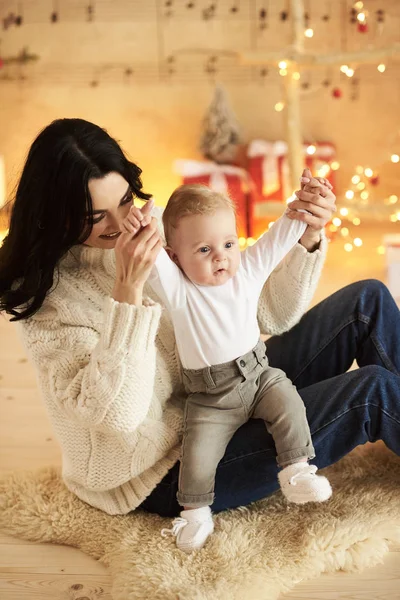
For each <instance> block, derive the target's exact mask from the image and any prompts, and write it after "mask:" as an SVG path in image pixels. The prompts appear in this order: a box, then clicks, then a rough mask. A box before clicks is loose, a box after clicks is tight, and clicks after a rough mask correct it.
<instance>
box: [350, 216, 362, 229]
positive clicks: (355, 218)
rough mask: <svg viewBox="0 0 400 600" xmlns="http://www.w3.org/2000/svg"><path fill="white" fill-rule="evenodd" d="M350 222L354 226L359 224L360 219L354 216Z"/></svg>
mask: <svg viewBox="0 0 400 600" xmlns="http://www.w3.org/2000/svg"><path fill="white" fill-rule="evenodd" d="M352 222H353V225H355V226H356V227H358V225H361V219H359V218H358V217H354V219H353V221H352Z"/></svg>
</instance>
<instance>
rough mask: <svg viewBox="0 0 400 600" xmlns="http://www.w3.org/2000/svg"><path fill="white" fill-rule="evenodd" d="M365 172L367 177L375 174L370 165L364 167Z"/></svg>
mask: <svg viewBox="0 0 400 600" xmlns="http://www.w3.org/2000/svg"><path fill="white" fill-rule="evenodd" d="M364 173H365V175H366V176H367V177H372V175H373V174H374V172H373V170H372V169H370V168H369V167H367V168H366V169H364Z"/></svg>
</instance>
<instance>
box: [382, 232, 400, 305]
mask: <svg viewBox="0 0 400 600" xmlns="http://www.w3.org/2000/svg"><path fill="white" fill-rule="evenodd" d="M383 243H384V246H385V249H386V267H387V278H388V288H389V290H390V291H391V293H392V295H393V296H394V298H395V299H396V301H397V302H400V233H395V234H391V235H385V236H384V238H383Z"/></svg>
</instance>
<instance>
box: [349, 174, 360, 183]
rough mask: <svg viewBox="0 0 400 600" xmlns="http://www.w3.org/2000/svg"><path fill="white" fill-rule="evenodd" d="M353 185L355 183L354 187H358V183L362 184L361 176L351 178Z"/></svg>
mask: <svg viewBox="0 0 400 600" xmlns="http://www.w3.org/2000/svg"><path fill="white" fill-rule="evenodd" d="M351 183H354V185H356V183H360V176H359V175H353V177H352V178H351Z"/></svg>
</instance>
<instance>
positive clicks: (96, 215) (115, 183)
mask: <svg viewBox="0 0 400 600" xmlns="http://www.w3.org/2000/svg"><path fill="white" fill-rule="evenodd" d="M89 193H90V196H91V198H92V204H93V229H92V232H91V234H90V236H89V237H88V238H87V240H86V241H85V245H86V246H91V247H92V248H106V249H107V248H108V249H109V248H114V246H115V243H116V241H117V238H118V237H119V235H120V233H121V223H122V221H123V220H124V219H125V217H126V216H127V214H128V212H129V209H130V207H131V206H132V190H131V188H130V186H129V183H128V182H127V181H126V180H125V179H124V178H123V177H122V175H120V174H119V173H114V172H113V173H109V174H108V175H106V176H105V177H103V178H102V179H90V181H89Z"/></svg>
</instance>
